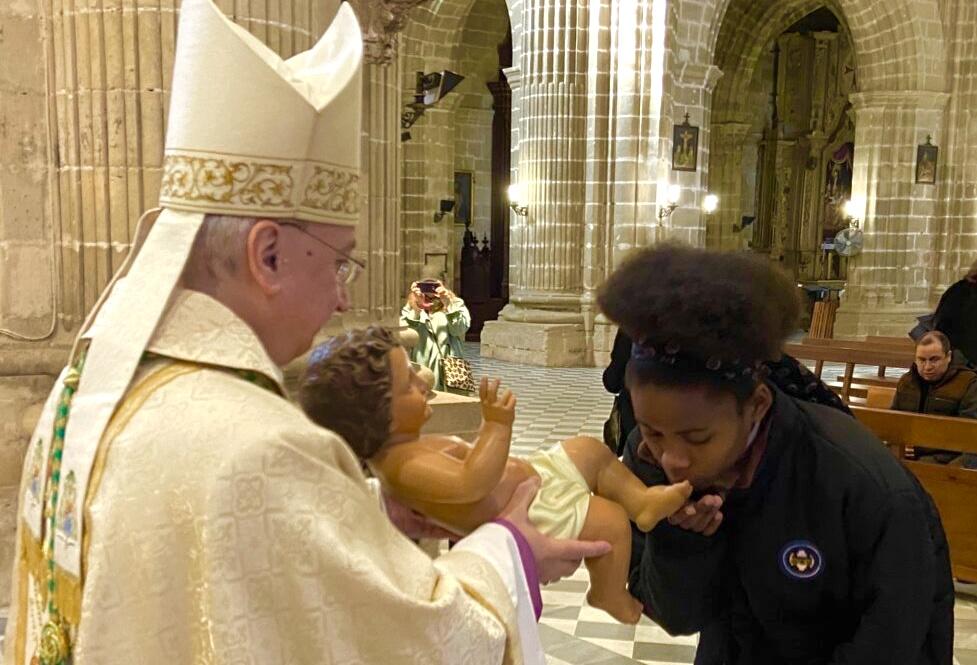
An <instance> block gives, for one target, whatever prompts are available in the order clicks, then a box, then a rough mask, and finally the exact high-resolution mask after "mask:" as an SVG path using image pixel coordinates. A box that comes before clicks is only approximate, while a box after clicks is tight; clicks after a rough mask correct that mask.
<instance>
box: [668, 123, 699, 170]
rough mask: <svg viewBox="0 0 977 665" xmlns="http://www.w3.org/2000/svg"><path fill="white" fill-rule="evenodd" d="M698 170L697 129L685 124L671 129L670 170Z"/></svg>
mask: <svg viewBox="0 0 977 665" xmlns="http://www.w3.org/2000/svg"><path fill="white" fill-rule="evenodd" d="M698 168H699V128H698V127H693V126H692V125H690V124H689V114H688V113H686V114H685V122H683V123H682V124H681V125H675V127H674V128H673V129H672V170H673V171H695V170H697V169H698Z"/></svg>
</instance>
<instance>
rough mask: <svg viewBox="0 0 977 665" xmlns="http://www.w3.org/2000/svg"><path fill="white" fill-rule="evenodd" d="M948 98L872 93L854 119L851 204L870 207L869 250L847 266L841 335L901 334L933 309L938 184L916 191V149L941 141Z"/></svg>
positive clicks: (858, 100)
mask: <svg viewBox="0 0 977 665" xmlns="http://www.w3.org/2000/svg"><path fill="white" fill-rule="evenodd" d="M948 100H949V95H948V94H945V93H936V92H920V91H910V92H871V93H858V94H854V95H852V96H851V101H852V104H853V107H854V112H855V175H854V183H853V192H852V197H853V199H856V200H858V199H861V200H864V201H865V214H864V219H863V220H862V223H861V225H862V229H863V230H864V233H865V248H864V250H863V252H862V253H861V254H860V255H859V256H857V257H855V258H853V259H852V260H851V261H850V263H849V267H848V286H847V288H846V290H845V293H844V296H843V299H842V304H841V307H840V308H839V310H838V316H837V319H836V323H835V335H836V336H851V335H876V334H881V335H903V334H905V333H906V331H907V330H909V329H910V328H911V327H912V325H913V323H914V318H915V317H916V316H918V315H920V314H924V313H926V312H928V311H929V310H930V303H929V295H930V293H929V292H930V289H929V286H928V283H927V277H928V267H929V265H930V264H931V263H932V262H933V258H932V256H931V252H932V250H933V247H934V240H935V238H934V235H933V233H932V232H931V229H932V228H933V220H934V219H935V217H936V215H937V212H938V203H939V190H938V187H939V186H938V185H918V184H915V168H916V147H917V145H918V144H920V143H924V142H925V141H926V137H927V136H928V135H932V136H933V137H934V142H936V141H938V140H939V137H942V136H943V135H944V122H945V113H946V105H947V101H948Z"/></svg>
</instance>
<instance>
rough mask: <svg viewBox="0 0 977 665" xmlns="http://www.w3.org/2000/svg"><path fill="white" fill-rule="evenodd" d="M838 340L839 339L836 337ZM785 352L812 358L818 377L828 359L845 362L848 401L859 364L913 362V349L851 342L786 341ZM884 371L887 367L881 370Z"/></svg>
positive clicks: (843, 379)
mask: <svg viewBox="0 0 977 665" xmlns="http://www.w3.org/2000/svg"><path fill="white" fill-rule="evenodd" d="M834 341H835V342H839V341H840V340H834ZM784 353H786V354H788V355H791V356H794V357H795V358H797V359H798V360H813V361H814V373H815V374H816V375H817V377H818V378H821V375H822V373H823V370H824V363H825V362H835V363H842V364H844V365H845V375H844V376H842V377H841V384H842V393H841V398H842V399H843V400H844V401H845V402H847V401H848V400H849V397H850V396H851V384H852V379H853V376H854V374H855V366H856V365H868V366H870V367H882V368H885V367H909V366H910V365H912V363H913V355H914V354H913V353H911V352H910V353H906V352H904V351H895V350H889V349H873V348H871V347H868V346H864V345H852V344H835V343H832V344H785V345H784ZM882 372H883V374H884V372H885V370H884V369H883V370H882Z"/></svg>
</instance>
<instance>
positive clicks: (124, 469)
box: [4, 291, 522, 665]
mask: <svg viewBox="0 0 977 665" xmlns="http://www.w3.org/2000/svg"><path fill="white" fill-rule="evenodd" d="M148 351H149V352H150V353H151V354H153V357H152V359H151V360H149V361H147V362H144V363H143V364H142V365H141V366H140V369H139V371H138V373H137V375H136V378H135V380H134V381H133V384H132V386H133V387H132V388H131V389H130V390H129V392H128V393H127V395H126V397H125V399H124V400H123V402H122V403H121V405H120V407H119V409H118V410H117V411H116V413H115V415H114V416H113V419H112V421H111V423H110V425H109V427H108V429H107V430H106V434H105V436H104V437H103V439H102V441H101V445H100V447H99V450H98V456H97V458H96V463H95V468H94V472H93V474H92V481H91V484H90V486H89V488H88V494H87V499H86V502H85V503H86V505H85V507H84V510H85V515H86V520H85V525H86V530H85V532H84V533H83V534H81V538H82V542H83V555H82V562H83V564H82V579H80V580H79V579H77V578H75V579H72V578H71V576H70V575H67V574H66V573H65V571H63V570H60V569H59V570H58V571H57V574H58V576H59V585H58V587H57V588H58V594H59V600H60V602H59V607H60V608H61V611H62V614H63V615H64V616H65V617H66V619H67V620H68V623H69V625H70V634H71V637H72V642H73V662H74V663H75V664H76V665H87V664H98V665H103V664H106V665H107V664H111V663H139V664H141V665H142V664H145V665H153V664H156V663H158V664H160V665H163V664H166V665H171V664H191V663H193V664H198V663H199V664H204V663H208V664H209V663H235V664H238V663H241V664H243V663H253V664H255V665H257V664H260V665H274V664H276V663H351V664H352V663H364V664H377V665H380V664H384V665H386V664H397V665H401V664H403V665H409V664H414V663H416V664H417V665H421V664H423V665H431V664H436V663H445V664H447V663H465V664H466V665H479V664H482V663H484V664H486V665H489V664H492V665H496V664H498V663H503V662H521V661H522V657H521V655H520V653H521V652H520V642H519V637H518V631H517V630H516V627H515V626H516V613H515V611H516V610H515V606H514V604H513V597H512V595H511V591H510V590H508V589H507V587H506V585H505V584H504V583H503V580H502V578H501V577H500V574H499V573H498V572H497V570H498V569H497V567H493V565H491V563H490V562H489V560H488V559H486V558H483V557H482V556H479V555H477V554H474V553H472V552H471V551H470V550H469V551H458V552H454V551H453V552H450V553H448V554H447V555H445V556H442V557H441V558H439V559H437V560H436V561H434V562H432V561H431V560H430V559H428V558H427V557H426V556H425V555H424V554H423V553H422V552H421V551H420V550H418V549H417V548H416V547H415V546H414V544H413V543H411V542H410V541H409V540H407V539H406V538H405V537H403V535H402V534H400V532H399V531H397V530H396V528H395V527H394V526H393V525H392V524H391V523H390V522H389V521H388V520H387V518H386V517H385V516H384V515H383V514H382V512H381V510H380V509H379V507H378V501H377V498H376V496H375V495H374V494H373V493H372V492H371V490H370V488H369V486H368V484H367V483H366V481H365V479H364V478H363V476H362V474H361V472H360V469H359V464H358V462H357V460H356V459H355V457H354V456H353V454H352V453H351V452H350V450H349V449H348V448H347V446H346V445H345V444H344V442H343V441H342V440H341V439H340V438H339V437H337V436H336V435H335V434H333V433H331V432H329V431H327V430H323V429H320V428H318V427H316V426H315V425H314V424H312V423H311V422H310V421H309V420H308V419H307V418H306V417H305V415H304V414H303V413H302V412H301V411H300V410H299V409H298V408H297V407H296V406H295V405H293V404H292V403H291V402H289V401H288V400H287V399H285V398H284V397H282V394H283V393H284V389H283V388H282V385H281V381H282V377H281V373H280V370H279V369H278V368H277V367H276V366H275V365H274V363H273V362H272V361H271V360H270V359H269V358H268V356H267V354H266V353H265V351H264V349H263V347H262V345H261V343H260V342H259V341H258V339H257V338H256V337H255V336H254V333H253V332H252V331H251V329H250V328H249V327H248V326H247V325H246V324H244V322H242V321H241V320H240V319H238V318H237V317H235V316H234V314H233V313H232V312H231V311H230V310H228V309H227V308H225V307H224V306H223V305H221V304H219V303H218V302H217V301H215V300H213V299H211V298H210V297H208V296H206V295H203V294H200V293H195V292H190V291H178V292H177V293H176V294H175V295H174V299H173V301H172V304H171V306H170V307H169V309H168V311H167V314H166V315H165V316H164V319H163V321H162V322H161V324H160V326H159V328H158V329H157V331H156V333H155V335H154V336H153V338H152V341H151V343H150V344H149V346H148ZM249 378H250V379H251V380H249ZM62 379H63V377H62ZM62 379H59V381H58V384H57V385H56V386H55V388H54V390H53V391H52V395H53V396H55V397H54V399H53V400H49V403H48V404H47V405H46V413H45V415H44V416H42V419H41V423H42V424H43V423H45V422H49V421H50V420H51V418H52V414H51V413H48V412H49V411H50V410H51V409H52V408H54V407H55V403H56V401H57V396H58V395H60V392H61V382H62ZM269 388H271V389H269ZM38 432H39V433H43V428H39V430H38ZM42 438H43V437H39V436H36V437H35V439H34V440H32V441H31V447H30V449H29V450H28V454H27V459H26V462H25V468H24V476H23V481H22V485H21V491H20V501H21V502H22V503H23V502H30V501H35V500H36V498H37V495H38V494H39V492H40V491H41V488H42V486H43V483H44V474H45V473H46V471H45V466H46V464H45V462H44V451H45V450H46V448H45V443H46V442H45V441H43V440H42ZM47 443H49V442H47ZM39 451H40V452H39ZM62 484H64V483H63V482H62ZM64 491H66V492H67V491H68V489H67V488H64ZM73 491H74V492H76V493H79V494H80V492H79V491H78V490H77V488H76V489H75V490H73ZM62 500H71V498H70V497H63V498H62ZM69 513H70V511H69ZM23 526H24V525H22V524H21V525H20V527H21V528H19V531H20V533H19V534H18V535H19V537H18V542H20V543H21V546H20V549H19V551H18V553H17V560H16V564H15V569H14V573H15V575H14V595H13V603H14V607H13V610H14V611H13V613H12V616H11V621H10V625H9V627H8V635H7V640H6V647H7V650H8V652H7V658H6V660H5V661H4V662H6V663H8V665H26V664H28V663H30V662H31V658H32V657H33V655H34V654H35V653H36V649H37V646H38V640H39V638H40V631H41V629H42V627H43V624H44V622H45V620H46V617H45V607H46V605H45V597H46V592H45V587H44V585H45V582H46V579H45V577H44V574H43V573H44V566H45V565H46V562H44V560H43V556H42V554H41V549H40V543H39V542H37V541H36V540H35V539H34V538H33V537H32V535H31V534H30V533H28V530H27V529H25V528H23Z"/></svg>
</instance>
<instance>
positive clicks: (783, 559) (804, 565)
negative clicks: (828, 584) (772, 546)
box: [780, 540, 824, 580]
mask: <svg viewBox="0 0 977 665" xmlns="http://www.w3.org/2000/svg"><path fill="white" fill-rule="evenodd" d="M780 568H781V570H783V571H784V572H785V573H787V575H788V576H790V577H794V578H796V579H799V580H809V579H811V578H813V577H817V576H818V575H819V574H820V573H821V570H822V569H823V568H824V559H823V558H822V557H821V551H820V550H818V548H817V547H816V546H815V545H814V543H812V542H811V541H809V540H795V541H794V542H791V543H788V544H787V545H785V546H784V549H783V550H781V552H780Z"/></svg>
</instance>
